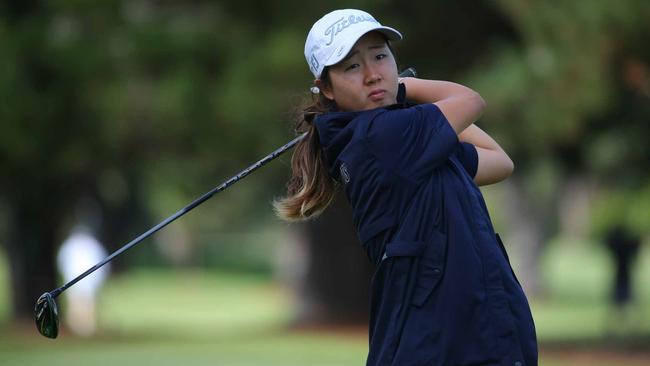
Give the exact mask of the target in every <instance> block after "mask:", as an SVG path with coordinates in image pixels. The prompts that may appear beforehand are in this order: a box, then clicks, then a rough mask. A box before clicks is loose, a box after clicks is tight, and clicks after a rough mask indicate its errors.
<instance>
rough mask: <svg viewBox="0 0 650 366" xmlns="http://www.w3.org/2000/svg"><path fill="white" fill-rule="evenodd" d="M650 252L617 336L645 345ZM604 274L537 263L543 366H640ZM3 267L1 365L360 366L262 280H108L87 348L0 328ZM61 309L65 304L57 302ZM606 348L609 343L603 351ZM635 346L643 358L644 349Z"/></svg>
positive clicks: (341, 340)
mask: <svg viewBox="0 0 650 366" xmlns="http://www.w3.org/2000/svg"><path fill="white" fill-rule="evenodd" d="M648 249H650V248H644V250H643V252H642V253H641V255H642V257H641V258H640V261H639V263H638V266H637V269H638V271H637V272H636V273H635V279H636V282H637V285H638V286H637V290H638V291H637V293H638V294H639V299H638V302H637V304H636V308H633V309H638V310H640V311H633V312H631V313H632V314H636V315H637V316H635V317H632V320H630V321H629V328H626V329H624V331H626V332H628V334H629V333H630V332H632V333H634V334H636V335H638V336H640V337H637V338H635V339H641V340H643V337H645V339H650V338H649V337H648V335H650V319H649V318H650V314H647V313H648V312H647V309H649V308H650V306H649V305H650V287H649V286H647V285H646V286H644V282H646V283H647V279H648V278H650V250H648ZM610 267H611V266H610V265H609V262H608V260H607V257H606V253H605V252H604V251H603V250H602V249H600V248H599V247H597V246H588V245H576V244H568V243H562V242H554V243H552V245H551V246H550V247H549V248H548V250H547V251H546V252H545V254H544V257H543V258H542V269H543V280H544V282H545V284H546V287H547V289H548V293H547V297H545V298H544V299H536V300H534V301H532V303H531V307H532V309H533V314H534V317H535V321H536V324H537V328H538V335H539V338H540V343H541V344H542V353H541V361H540V364H541V365H550V366H564V365H594V366H609V365H628V366H637V365H639V366H640V365H647V364H650V359H648V357H647V353H639V352H638V349H639V346H638V345H637V346H636V348H635V349H637V351H635V352H636V353H632V354H631V355H627V356H625V357H624V358H622V355H623V352H622V351H620V348H617V347H613V346H612V345H614V346H615V345H616V340H617V339H618V340H621V339H622V340H623V341H624V342H626V338H621V337H618V338H617V337H616V336H614V337H612V335H611V334H610V333H608V328H607V326H606V319H607V317H608V306H607V292H608V286H609V276H610V275H611V268H610ZM6 268H7V263H6V260H4V259H3V257H2V256H1V255H0V365H2V366H10V365H21V366H22V365H38V364H44V363H47V365H48V366H55V365H81V364H88V365H111V366H115V365H119V366H127V365H146V364H151V365H156V366H158V365H235V366H238V365H242V366H243V365H287V366H292V365H316V366H318V365H342V366H345V365H362V364H363V363H364V360H365V354H366V351H367V340H366V335H365V333H364V332H332V331H319V332H316V331H312V332H299V331H291V330H289V329H288V328H287V324H289V323H290V321H291V318H292V315H293V314H294V313H295V308H294V303H293V301H292V296H291V293H290V292H289V291H287V290H286V289H284V288H283V287H282V286H281V285H279V284H278V283H276V282H274V281H272V280H271V279H269V278H265V277H263V276H260V275H247V274H241V273H240V274H233V273H221V272H212V271H188V270H171V269H170V270H152V269H147V270H144V269H143V270H135V271H129V272H127V273H124V274H122V275H119V276H114V277H112V278H111V280H110V281H109V282H108V284H107V286H106V287H105V288H104V289H103V290H102V291H101V295H100V298H99V308H100V319H99V323H100V329H101V331H100V332H99V333H98V334H97V335H96V336H93V337H92V338H90V339H82V338H78V337H74V336H73V335H71V334H69V333H67V332H63V333H62V334H61V335H60V336H59V338H58V339H56V340H50V339H46V338H44V337H42V336H40V335H39V334H38V333H37V332H36V330H35V329H34V327H33V325H32V324H27V325H25V326H23V327H12V328H7V327H6V326H5V327H4V328H3V327H2V326H1V324H3V322H5V323H6V317H7V307H8V286H7V270H6ZM59 305H60V307H61V308H62V309H63V308H64V307H65V305H66V303H65V299H64V298H63V299H61V300H59ZM610 341H611V342H610ZM647 345H649V344H646V346H644V345H643V344H642V345H641V346H640V348H641V349H643V348H644V347H645V349H650V347H647Z"/></svg>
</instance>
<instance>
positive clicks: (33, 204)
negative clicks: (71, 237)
mask: <svg viewBox="0 0 650 366" xmlns="http://www.w3.org/2000/svg"><path fill="white" fill-rule="evenodd" d="M23 188H24V187H23ZM23 192H24V193H18V195H19V196H20V197H12V198H10V202H9V203H10V207H9V210H10V218H11V222H10V225H9V227H8V236H7V240H6V243H5V246H6V249H7V256H8V259H9V268H10V271H9V272H10V283H11V285H10V286H11V287H10V288H11V311H12V317H13V319H14V320H16V321H19V322H26V321H33V319H34V313H33V310H34V304H35V303H36V300H37V299H38V297H39V296H40V295H42V294H43V293H44V292H46V291H50V290H53V289H54V288H55V287H56V284H57V277H56V276H57V275H56V273H57V272H56V268H55V261H54V258H55V252H56V248H57V244H58V242H59V240H58V239H59V232H58V230H59V227H60V224H61V215H59V214H57V210H58V208H57V207H56V204H54V202H52V201H53V200H52V199H51V198H50V194H49V193H51V192H47V193H46V194H40V196H41V197H40V198H41V199H39V197H34V196H32V197H27V196H29V195H31V194H34V195H39V194H38V193H34V192H33V191H30V190H29V189H27V188H24V189H23Z"/></svg>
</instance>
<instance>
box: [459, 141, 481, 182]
mask: <svg viewBox="0 0 650 366" xmlns="http://www.w3.org/2000/svg"><path fill="white" fill-rule="evenodd" d="M453 155H454V156H455V157H456V158H457V159H458V161H460V163H461V164H462V165H463V168H465V170H466V171H467V174H469V176H470V177H471V178H472V179H473V178H474V177H475V176H476V171H477V170H478V152H477V151H476V146H474V145H472V144H470V143H469V142H459V143H458V144H457V145H456V149H455V150H454V153H453Z"/></svg>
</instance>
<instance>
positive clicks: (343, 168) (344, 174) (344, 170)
mask: <svg viewBox="0 0 650 366" xmlns="http://www.w3.org/2000/svg"><path fill="white" fill-rule="evenodd" d="M339 171H340V172H341V180H342V181H343V183H345V184H348V183H350V173H349V172H348V167H347V166H346V165H345V163H342V164H341V166H339Z"/></svg>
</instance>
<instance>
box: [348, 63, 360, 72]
mask: <svg viewBox="0 0 650 366" xmlns="http://www.w3.org/2000/svg"><path fill="white" fill-rule="evenodd" d="M357 67H359V64H352V65H350V66H348V67H346V68H345V71H348V70H352V69H356V68H357Z"/></svg>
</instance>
